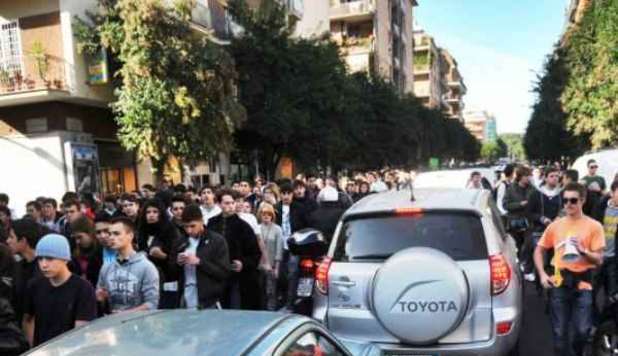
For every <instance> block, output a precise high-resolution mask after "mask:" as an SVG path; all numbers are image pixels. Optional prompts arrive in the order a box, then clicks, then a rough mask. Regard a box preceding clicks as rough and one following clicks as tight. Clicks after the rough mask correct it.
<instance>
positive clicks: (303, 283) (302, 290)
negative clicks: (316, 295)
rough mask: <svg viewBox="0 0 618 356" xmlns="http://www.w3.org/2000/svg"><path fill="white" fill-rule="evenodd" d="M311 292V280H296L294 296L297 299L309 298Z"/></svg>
mask: <svg viewBox="0 0 618 356" xmlns="http://www.w3.org/2000/svg"><path fill="white" fill-rule="evenodd" d="M312 292H313V278H301V279H299V280H298V288H296V295H297V296H299V297H310V296H311V293H312Z"/></svg>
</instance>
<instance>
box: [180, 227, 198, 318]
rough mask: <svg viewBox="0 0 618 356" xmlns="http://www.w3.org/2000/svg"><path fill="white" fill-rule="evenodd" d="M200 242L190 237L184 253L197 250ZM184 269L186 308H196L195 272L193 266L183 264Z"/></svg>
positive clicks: (193, 252)
mask: <svg viewBox="0 0 618 356" xmlns="http://www.w3.org/2000/svg"><path fill="white" fill-rule="evenodd" d="M199 243H200V240H199V239H196V238H193V237H190V238H189V246H187V248H186V249H185V251H184V253H186V254H193V255H195V253H196V252H197V245H198V244H199ZM184 271H185V293H184V298H185V304H186V305H187V309H197V306H198V297H197V273H196V268H195V266H192V265H184Z"/></svg>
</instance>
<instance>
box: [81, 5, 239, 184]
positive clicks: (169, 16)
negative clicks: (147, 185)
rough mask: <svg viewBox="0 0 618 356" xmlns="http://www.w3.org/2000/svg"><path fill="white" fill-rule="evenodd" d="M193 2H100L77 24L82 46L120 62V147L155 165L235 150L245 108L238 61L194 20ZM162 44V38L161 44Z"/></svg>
mask: <svg viewBox="0 0 618 356" xmlns="http://www.w3.org/2000/svg"><path fill="white" fill-rule="evenodd" d="M194 6H195V1H194V0H175V1H174V2H173V4H172V5H165V4H164V2H162V1H159V0H140V1H138V0H99V3H98V12H97V13H90V14H89V15H88V18H87V19H78V21H77V26H76V34H77V37H78V40H79V43H80V46H79V49H80V50H82V51H84V52H86V53H91V54H92V53H94V52H96V51H99V50H100V49H101V48H103V49H104V50H106V51H108V52H109V53H110V54H111V55H112V57H113V58H114V61H115V63H116V64H117V66H118V67H117V70H116V71H115V73H114V76H115V78H116V81H115V84H116V89H115V96H116V100H115V101H114V102H113V103H111V107H112V109H113V111H114V113H115V115H116V121H117V123H118V125H119V132H118V138H119V140H120V142H121V143H122V145H123V146H124V147H125V148H127V149H129V150H135V151H136V152H137V153H138V155H139V156H140V157H141V158H149V159H151V160H152V162H153V165H154V167H155V168H156V169H157V173H158V174H159V175H161V174H163V167H164V165H165V163H166V162H167V161H168V160H169V158H171V157H176V158H179V159H181V160H184V161H198V160H203V159H208V158H211V157H214V156H215V155H216V154H217V153H219V152H222V151H227V150H229V149H230V147H231V142H232V133H233V130H234V128H235V127H236V126H237V125H238V124H239V123H240V122H241V121H242V119H243V118H244V110H243V108H242V106H241V105H239V104H238V103H237V102H236V101H235V98H234V95H233V93H234V86H233V80H234V78H235V75H236V73H235V70H234V63H233V60H232V58H231V57H230V56H229V55H228V54H227V53H226V52H225V51H224V50H223V49H222V48H221V47H219V46H218V45H216V44H214V43H213V42H212V41H211V40H210V39H209V38H208V37H205V36H203V35H198V34H197V33H195V32H194V31H193V30H192V28H191V26H190V24H189V21H190V19H191V11H192V9H193V8H194ZM163 39H164V40H163Z"/></svg>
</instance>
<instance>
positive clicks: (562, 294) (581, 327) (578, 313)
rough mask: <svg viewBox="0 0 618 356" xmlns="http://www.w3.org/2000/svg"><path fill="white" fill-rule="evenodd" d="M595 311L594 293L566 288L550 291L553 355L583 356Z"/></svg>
mask: <svg viewBox="0 0 618 356" xmlns="http://www.w3.org/2000/svg"><path fill="white" fill-rule="evenodd" d="M592 308H593V307H592V291H589V290H575V289H567V288H564V287H560V288H554V289H552V290H551V291H550V313H551V324H552V332H553V335H554V355H556V356H581V355H582V352H583V349H584V346H586V342H587V340H588V335H589V333H590V329H591V328H592V312H593V309H592Z"/></svg>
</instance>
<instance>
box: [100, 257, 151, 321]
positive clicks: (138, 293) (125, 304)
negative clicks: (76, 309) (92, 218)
mask: <svg viewBox="0 0 618 356" xmlns="http://www.w3.org/2000/svg"><path fill="white" fill-rule="evenodd" d="M97 288H103V289H105V290H107V292H108V294H109V309H110V310H111V311H112V312H116V311H122V310H127V309H131V308H135V307H138V306H140V305H142V304H147V305H148V309H150V310H154V309H156V308H157V306H158V305H159V273H158V272H157V268H156V267H155V266H154V264H153V263H152V262H150V261H149V260H148V258H147V257H146V255H145V254H143V253H141V252H137V253H134V254H133V255H132V256H131V257H129V259H128V260H119V259H116V261H114V262H113V263H106V264H105V265H103V268H102V269H101V273H100V275H99V283H98V284H97Z"/></svg>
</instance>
